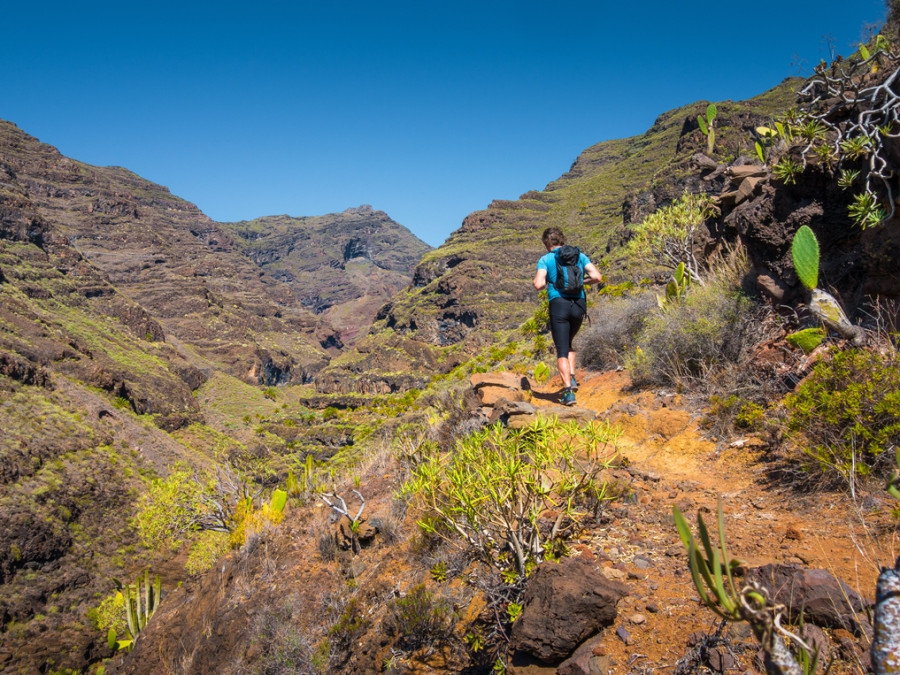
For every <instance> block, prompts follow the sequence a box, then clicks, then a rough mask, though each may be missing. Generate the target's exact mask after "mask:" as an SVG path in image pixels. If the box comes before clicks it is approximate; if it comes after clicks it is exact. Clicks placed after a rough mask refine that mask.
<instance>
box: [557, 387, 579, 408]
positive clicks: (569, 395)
mask: <svg viewBox="0 0 900 675" xmlns="http://www.w3.org/2000/svg"><path fill="white" fill-rule="evenodd" d="M559 402H560V403H562V404H563V405H575V392H574V391H572V390H571V389H566V390H565V391H564V392H563V395H562V398H561V399H559Z"/></svg>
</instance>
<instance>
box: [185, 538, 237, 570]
mask: <svg viewBox="0 0 900 675" xmlns="http://www.w3.org/2000/svg"><path fill="white" fill-rule="evenodd" d="M229 539H230V535H229V533H228V532H216V531H214V530H205V531H203V532H201V533H200V534H199V535H197V538H196V540H195V541H194V542H193V543H192V544H191V550H190V552H189V553H188V557H187V561H186V562H185V564H184V569H185V571H186V572H187V573H188V574H201V573H203V572H205V571H206V570H208V569H209V568H211V567H212V566H213V565H215V564H216V561H217V560H218V559H219V558H221V557H222V556H223V555H225V553H227V551H228V549H229V548H230V545H229Z"/></svg>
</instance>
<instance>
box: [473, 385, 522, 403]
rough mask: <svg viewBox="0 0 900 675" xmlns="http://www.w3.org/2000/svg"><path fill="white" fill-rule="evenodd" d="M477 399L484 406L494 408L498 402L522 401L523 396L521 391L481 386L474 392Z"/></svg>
mask: <svg viewBox="0 0 900 675" xmlns="http://www.w3.org/2000/svg"><path fill="white" fill-rule="evenodd" d="M475 393H477V394H478V399H479V400H480V401H481V404H482V405H484V406H494V405H496V404H497V403H499V402H500V401H524V400H525V394H524V393H523V392H522V390H521V389H509V388H507V387H493V386H482V387H478V388H477V389H476V390H475Z"/></svg>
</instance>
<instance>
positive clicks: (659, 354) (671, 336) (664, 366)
mask: <svg viewBox="0 0 900 675" xmlns="http://www.w3.org/2000/svg"><path fill="white" fill-rule="evenodd" d="M754 311H755V309H754V305H753V303H752V302H751V301H750V300H749V299H748V298H747V297H746V296H744V295H742V294H741V293H740V292H738V291H735V290H734V289H733V288H730V287H728V286H727V285H725V286H723V285H721V284H713V283H710V284H707V285H706V286H695V287H693V288H692V290H691V291H690V292H689V293H688V294H687V296H685V298H684V301H683V302H680V303H677V304H671V303H667V304H666V305H665V307H664V308H662V309H660V310H659V311H658V312H656V313H655V314H653V315H652V316H650V317H649V318H647V319H646V323H645V324H644V328H643V330H642V331H641V333H640V335H639V336H638V339H637V343H638V344H637V346H638V347H639V348H640V351H639V352H637V353H639V354H640V356H639V357H638V356H633V357H632V358H631V359H630V361H629V364H628V365H629V368H630V370H631V375H632V379H633V381H634V382H635V383H637V384H669V385H682V386H687V387H689V388H690V387H691V386H693V382H692V380H697V379H700V380H702V379H704V378H706V377H708V375H709V373H710V371H712V370H716V369H719V368H721V367H722V366H723V364H725V363H736V362H738V361H739V360H740V358H741V357H742V355H743V354H744V352H745V349H746V346H747V345H751V344H755V342H756V336H755V333H756V332H757V331H758V328H757V322H756V321H755V315H754Z"/></svg>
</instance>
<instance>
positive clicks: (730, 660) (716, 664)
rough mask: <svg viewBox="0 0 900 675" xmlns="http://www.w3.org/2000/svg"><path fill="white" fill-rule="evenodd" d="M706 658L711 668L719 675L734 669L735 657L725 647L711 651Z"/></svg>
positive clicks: (714, 648)
mask: <svg viewBox="0 0 900 675" xmlns="http://www.w3.org/2000/svg"><path fill="white" fill-rule="evenodd" d="M706 658H707V661H709V667H710V668H712V669H713V670H714V671H715V672H717V673H724V672H725V671H727V670H731V669H732V668H734V657H733V656H732V655H731V653H730V652H729V651H728V650H727V649H726V648H725V647H722V646H719V647H713V648H712V649H710V650H709V652H708V654H707V657H706Z"/></svg>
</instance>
